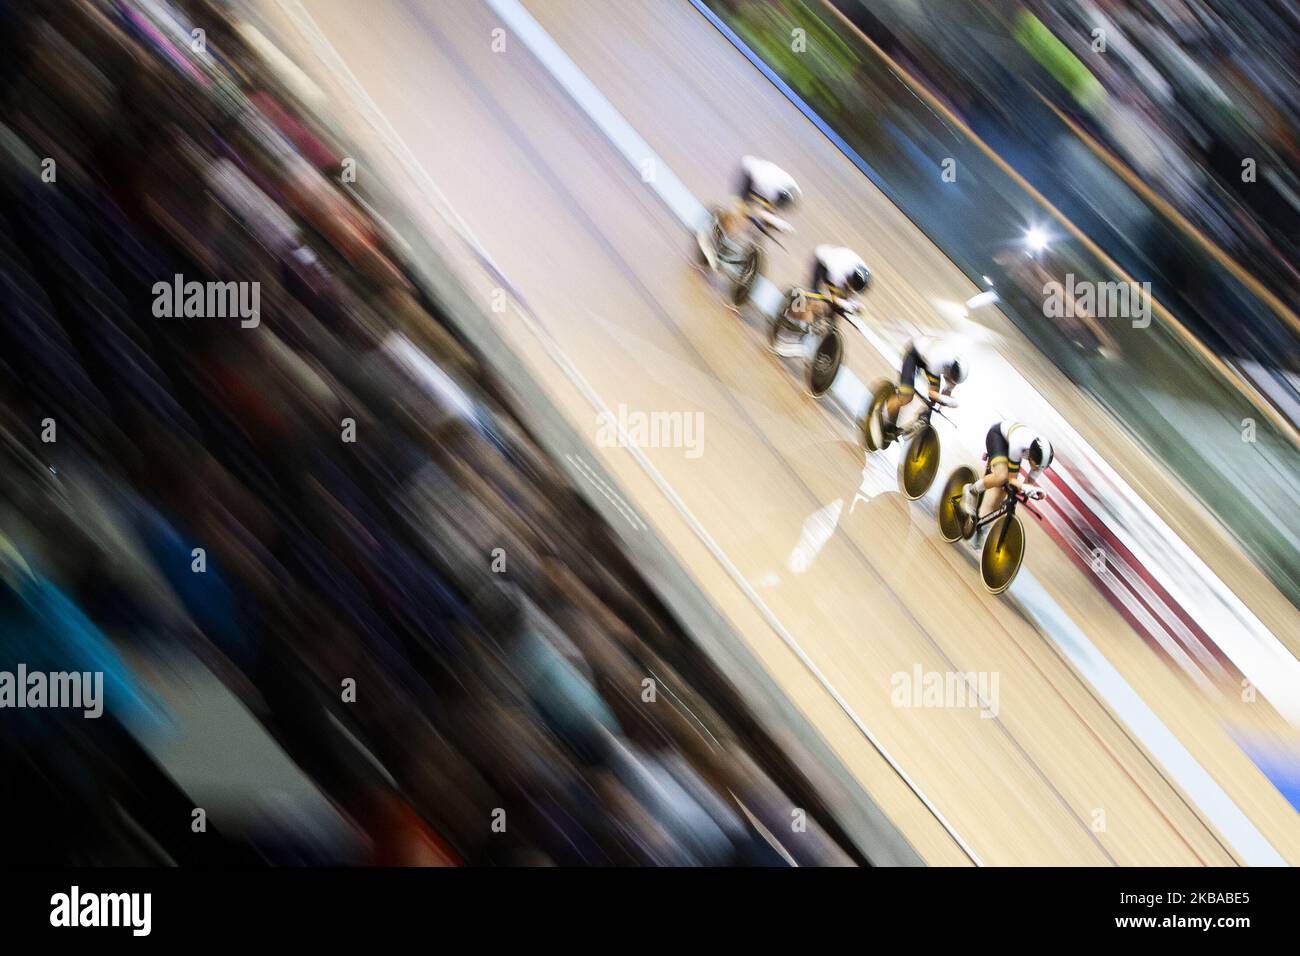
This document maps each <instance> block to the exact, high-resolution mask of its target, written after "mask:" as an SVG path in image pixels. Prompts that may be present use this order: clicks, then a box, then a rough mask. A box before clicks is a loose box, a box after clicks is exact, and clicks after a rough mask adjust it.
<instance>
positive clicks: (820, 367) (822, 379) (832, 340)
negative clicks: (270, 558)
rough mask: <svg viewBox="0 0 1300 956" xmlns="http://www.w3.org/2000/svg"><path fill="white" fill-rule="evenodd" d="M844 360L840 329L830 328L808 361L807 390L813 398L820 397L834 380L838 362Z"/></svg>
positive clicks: (837, 370)
mask: <svg viewBox="0 0 1300 956" xmlns="http://www.w3.org/2000/svg"><path fill="white" fill-rule="evenodd" d="M842 361H844V337H843V336H842V335H840V330H839V329H836V328H832V329H831V330H830V331H829V332H827V333H826V334H825V335H824V336H822V340H821V341H820V342H818V343H817V350H816V351H815V352H813V356H812V359H811V360H810V361H809V362H808V391H809V392H811V393H812V396H813V398H821V397H822V396H823V395H825V394H826V393H827V392H828V391H829V390H830V387H831V383H832V382H834V381H835V376H836V375H838V374H839V371H840V363H841V362H842Z"/></svg>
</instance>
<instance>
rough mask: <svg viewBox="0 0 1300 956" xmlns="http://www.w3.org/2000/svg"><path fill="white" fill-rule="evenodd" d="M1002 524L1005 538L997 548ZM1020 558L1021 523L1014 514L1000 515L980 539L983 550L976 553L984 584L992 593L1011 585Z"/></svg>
mask: <svg viewBox="0 0 1300 956" xmlns="http://www.w3.org/2000/svg"><path fill="white" fill-rule="evenodd" d="M1008 522H1010V524H1009V525H1008ZM1003 527H1006V537H1005V538H1004V539H1002V541H1001V547H999V546H998V543H999V539H1000V538H1002V529H1003ZM1024 560H1025V528H1024V525H1022V524H1021V523H1020V519H1019V518H1017V517H1016V516H1015V515H1003V516H1002V517H1001V518H999V519H998V520H997V521H995V522H993V524H992V526H991V527H990V528H989V530H988V536H987V537H986V538H985V539H984V550H983V551H982V552H981V553H980V574H981V576H982V577H983V578H984V586H985V587H986V588H988V589H989V590H990V591H992V592H993V593H994V594H1001V593H1002V592H1003V591H1005V590H1006V589H1007V588H1009V587H1011V582H1012V581H1014V580H1015V579H1016V574H1017V572H1019V571H1020V565H1021V562H1023V561H1024Z"/></svg>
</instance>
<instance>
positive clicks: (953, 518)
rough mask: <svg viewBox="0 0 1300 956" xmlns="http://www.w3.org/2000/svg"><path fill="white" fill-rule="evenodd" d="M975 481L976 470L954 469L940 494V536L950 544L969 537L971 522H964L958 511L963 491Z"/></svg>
mask: <svg viewBox="0 0 1300 956" xmlns="http://www.w3.org/2000/svg"><path fill="white" fill-rule="evenodd" d="M974 480H975V470H974V469H973V468H967V467H966V466H965V465H962V466H961V467H960V468H954V469H953V472H952V474H950V475H949V476H948V480H947V481H945V482H944V483H943V490H942V491H941V492H940V494H939V508H938V517H939V534H940V535H941V536H942V537H943V540H945V541H947V542H949V543H952V542H954V541H960V540H961V539H962V538H965V537H967V534H966V533H965V531H966V527H965V526H966V525H967V524H968V523H969V522H968V521H964V520H962V516H961V514H960V513H959V512H958V510H957V501H958V499H959V498H961V490H962V489H963V488H965V487H966V486H967V485H969V484H970V483H971V482H972V481H974Z"/></svg>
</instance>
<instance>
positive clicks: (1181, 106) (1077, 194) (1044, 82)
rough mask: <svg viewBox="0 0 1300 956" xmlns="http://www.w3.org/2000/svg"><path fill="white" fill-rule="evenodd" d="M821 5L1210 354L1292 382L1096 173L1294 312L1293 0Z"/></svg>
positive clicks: (1269, 319)
mask: <svg viewBox="0 0 1300 956" xmlns="http://www.w3.org/2000/svg"><path fill="white" fill-rule="evenodd" d="M833 2H834V4H835V6H837V7H839V8H840V9H842V10H843V11H844V12H845V13H846V14H847V15H848V16H849V17H850V18H851V19H852V20H853V21H854V22H855V23H856V24H857V25H858V26H859V27H861V28H862V29H863V30H864V31H865V32H866V33H867V34H868V35H869V36H871V37H872V39H873V40H875V41H876V42H878V43H880V44H881V45H882V46H883V47H884V48H885V49H886V51H887V52H888V53H889V54H890V55H891V56H892V57H894V58H895V59H897V60H899V61H901V62H902V63H904V64H905V65H906V66H907V67H908V68H909V70H910V71H911V72H913V73H914V74H916V75H918V76H919V77H921V78H922V79H923V81H924V82H925V83H926V85H927V86H928V87H929V88H930V89H931V90H932V91H933V92H934V93H935V94H936V95H938V96H939V97H940V98H941V99H942V100H944V101H945V103H946V104H947V105H948V106H949V107H950V108H951V109H952V110H953V111H954V112H955V113H957V114H958V115H959V116H961V117H962V118H963V120H964V121H966V122H967V123H968V124H969V125H971V127H972V128H973V129H974V130H975V132H976V133H977V134H978V135H980V136H981V137H982V138H984V139H985V140H986V141H988V142H989V143H990V144H992V145H993V146H994V148H995V149H997V150H998V152H999V153H1001V154H1002V155H1004V156H1005V157H1006V158H1008V159H1009V161H1010V162H1011V164H1012V165H1013V166H1015V167H1016V168H1017V170H1018V171H1020V172H1022V173H1024V174H1025V175H1026V176H1027V178H1028V179H1029V180H1030V181H1031V182H1033V183H1034V184H1035V185H1036V186H1037V187H1038V188H1039V189H1041V190H1042V191H1043V192H1045V193H1046V194H1047V195H1048V197H1049V198H1050V199H1051V200H1052V201H1053V202H1054V203H1055V204H1056V205H1058V206H1059V207H1060V208H1062V209H1063V210H1064V211H1065V212H1066V214H1067V215H1068V216H1069V217H1070V218H1071V219H1072V220H1074V221H1075V222H1076V223H1078V224H1079V225H1081V226H1082V227H1083V229H1084V231H1085V232H1087V233H1088V234H1089V235H1090V236H1091V237H1092V238H1094V239H1096V240H1097V241H1098V242H1099V243H1100V244H1101V246H1102V247H1103V248H1104V249H1105V250H1106V252H1107V253H1108V254H1110V255H1111V256H1112V257H1113V258H1115V259H1116V260H1118V261H1119V263H1120V264H1121V265H1122V266H1123V267H1124V268H1125V269H1126V270H1127V271H1128V272H1129V273H1131V274H1133V275H1136V276H1139V277H1141V278H1142V279H1144V280H1146V279H1149V280H1151V281H1152V282H1153V285H1154V286H1155V293H1156V297H1157V298H1158V299H1159V300H1161V301H1163V302H1164V303H1165V304H1166V305H1168V306H1169V307H1170V308H1171V310H1172V311H1173V312H1174V313H1175V314H1176V315H1178V316H1179V318H1180V319H1181V320H1182V321H1184V322H1185V323H1186V324H1188V325H1190V326H1191V327H1193V328H1194V329H1196V330H1197V332H1198V334H1200V335H1201V336H1202V338H1204V339H1205V340H1206V341H1207V342H1209V343H1210V344H1211V346H1212V347H1213V348H1215V349H1216V350H1218V351H1220V352H1221V353H1222V354H1226V355H1230V356H1236V357H1238V358H1242V359H1246V360H1249V361H1253V362H1258V363H1260V364H1262V365H1264V366H1266V367H1268V368H1270V369H1281V370H1284V371H1287V372H1289V373H1290V374H1291V375H1293V376H1296V375H1300V330H1297V329H1296V328H1295V326H1294V321H1293V320H1287V319H1284V318H1283V317H1280V316H1279V315H1278V314H1277V313H1276V311H1275V310H1274V309H1273V308H1272V307H1270V306H1267V305H1265V303H1264V302H1263V301H1262V300H1259V299H1257V298H1256V296H1255V294H1254V293H1253V292H1251V291H1249V290H1248V288H1247V287H1246V286H1244V285H1242V284H1240V283H1239V282H1236V281H1234V280H1231V279H1229V278H1228V271H1227V270H1226V269H1225V268H1224V267H1223V266H1222V265H1221V264H1220V262H1218V261H1216V259H1215V258H1214V256H1213V255H1212V254H1211V253H1210V252H1209V251H1208V248H1207V247H1206V246H1205V244H1204V243H1202V242H1201V241H1200V240H1199V239H1197V238H1194V237H1193V236H1192V235H1191V234H1190V233H1189V232H1188V231H1187V230H1185V229H1183V228H1181V227H1178V226H1175V225H1174V223H1173V221H1172V219H1170V218H1169V217H1166V216H1165V215H1164V213H1163V212H1162V211H1161V210H1160V209H1159V207H1158V206H1157V205H1156V204H1154V203H1152V202H1150V201H1149V199H1148V197H1146V196H1143V195H1142V194H1141V193H1140V192H1139V191H1136V189H1135V188H1132V189H1131V188H1130V187H1129V186H1128V185H1126V182H1125V180H1124V179H1123V178H1122V177H1121V175H1120V174H1119V173H1117V172H1115V171H1114V166H1108V164H1112V163H1114V164H1118V166H1119V167H1120V168H1124V169H1127V171H1128V173H1129V174H1130V175H1131V177H1132V179H1133V181H1135V182H1138V183H1140V184H1141V186H1142V187H1144V188H1145V189H1148V190H1149V191H1150V192H1151V193H1152V194H1153V195H1154V196H1155V197H1156V198H1157V199H1158V200H1159V201H1162V202H1164V203H1167V204H1168V206H1169V207H1170V208H1172V209H1173V210H1174V211H1175V212H1176V213H1177V214H1179V215H1180V216H1182V217H1183V218H1184V220H1185V221H1186V222H1187V223H1189V224H1190V225H1191V226H1192V227H1193V228H1194V229H1195V230H1196V231H1198V232H1199V233H1201V234H1202V235H1203V236H1205V237H1206V238H1208V240H1209V241H1210V243H1211V244H1212V245H1213V246H1216V247H1218V248H1219V249H1222V250H1223V251H1224V252H1226V253H1227V255H1228V256H1229V257H1231V258H1232V259H1234V260H1235V261H1236V262H1237V263H1238V264H1239V265H1240V266H1241V267H1242V268H1243V269H1244V270H1245V271H1246V272H1247V273H1249V274H1250V275H1251V276H1253V277H1254V278H1255V279H1258V280H1259V281H1260V282H1261V283H1262V285H1263V286H1264V287H1265V288H1266V289H1268V290H1269V291H1270V292H1271V293H1272V294H1274V295H1275V296H1276V297H1277V298H1278V299H1279V300H1280V301H1281V302H1283V303H1285V304H1287V306H1288V307H1290V308H1291V309H1292V310H1293V311H1294V308H1295V303H1296V302H1297V301H1300V267H1297V262H1300V107H1298V106H1297V104H1298V103H1300V2H1297V0H1252V2H1249V3H1242V2H1240V0H1142V2H1139V3H1129V2H1121V0H1016V2H1003V0H934V2H931V3H927V4H924V5H915V4H910V3H905V2H901V0H881V2H880V3H873V4H865V3H863V2H861V0H833ZM1054 109H1055V110H1056V111H1058V112H1053V110H1054ZM1062 116H1064V117H1065V120H1063V119H1062V118H1061V117H1062ZM1066 120H1068V123H1073V124H1075V128H1077V129H1079V130H1081V131H1082V132H1083V133H1084V134H1085V135H1086V136H1088V137H1089V138H1090V139H1091V141H1092V143H1093V144H1094V145H1095V146H1096V147H1098V148H1100V150H1102V153H1103V155H1100V156H1098V155H1094V154H1093V152H1092V147H1091V146H1085V145H1084V144H1083V143H1082V142H1081V141H1080V140H1079V139H1078V138H1077V137H1076V136H1075V134H1074V132H1073V131H1072V130H1071V127H1070V126H1069V125H1068V123H1067V122H1066ZM1290 390H1291V391H1294V385H1292V387H1291V389H1290Z"/></svg>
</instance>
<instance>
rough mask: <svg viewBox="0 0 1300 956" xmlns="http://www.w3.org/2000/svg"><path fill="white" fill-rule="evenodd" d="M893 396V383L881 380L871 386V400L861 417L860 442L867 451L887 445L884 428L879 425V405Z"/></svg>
mask: <svg viewBox="0 0 1300 956" xmlns="http://www.w3.org/2000/svg"><path fill="white" fill-rule="evenodd" d="M893 397H894V383H893V382H889V381H885V380H881V381H879V382H877V383H876V384H875V385H874V386H872V388H871V401H869V402H868V403H867V411H866V414H865V415H863V417H862V444H863V445H865V446H866V448H867V451H881V450H883V449H884V448H886V447H888V446H887V445H886V443H885V434H884V430H883V429H882V428H881V426H880V407H881V406H882V405H884V404H885V402H887V401H889V400H890V399H891V398H893Z"/></svg>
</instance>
